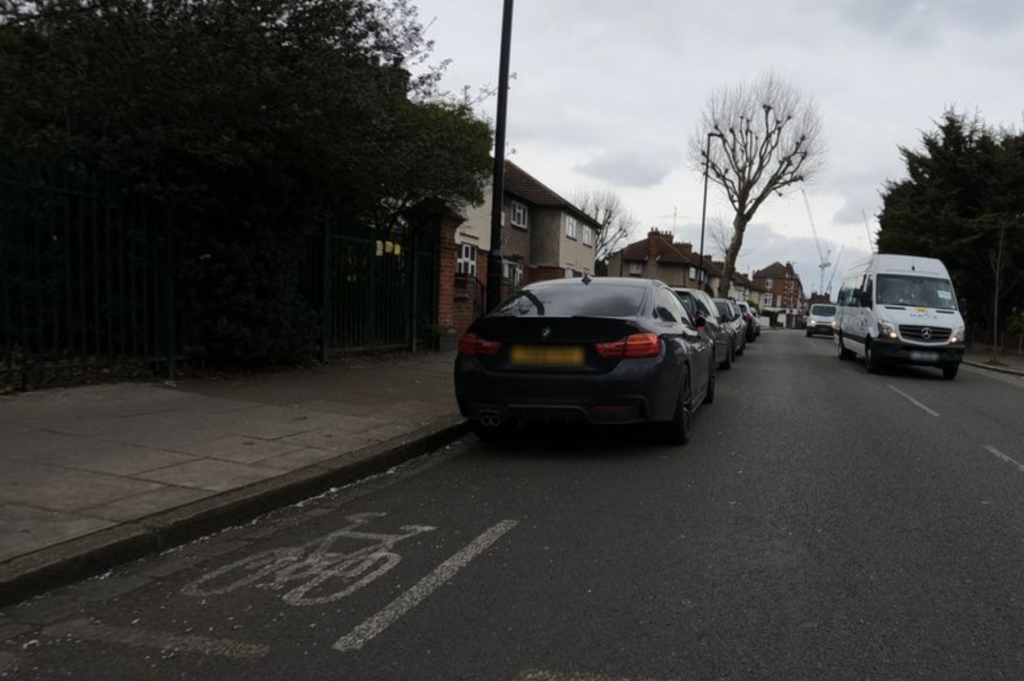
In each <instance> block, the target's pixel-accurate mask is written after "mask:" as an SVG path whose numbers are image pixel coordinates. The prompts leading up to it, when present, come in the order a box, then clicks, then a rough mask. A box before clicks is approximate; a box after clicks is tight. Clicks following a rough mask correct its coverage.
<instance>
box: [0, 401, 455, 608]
mask: <svg viewBox="0 0 1024 681" xmlns="http://www.w3.org/2000/svg"><path fill="white" fill-rule="evenodd" d="M467 430H468V428H467V424H466V422H465V421H464V420H463V419H462V418H461V417H454V416H452V417H449V418H445V419H441V420H439V421H437V422H435V423H434V424H431V425H429V426H424V427H422V428H420V429H418V430H416V431H413V432H412V433H407V434H405V435H402V436H399V437H396V438H393V439H391V440H388V441H386V442H381V443H378V444H375V445H371V446H368V447H365V448H363V449H361V450H358V451H355V452H348V453H346V454H342V455H339V456H337V457H335V458H333V459H329V460H327V461H323V462H320V463H318V464H314V465H312V466H307V467H305V468H301V469H299V470H296V471H292V472H289V473H285V474H282V475H280V476H277V477H274V478H271V479H268V480H262V481H260V482H257V483H254V484H252V485H248V486H246V487H243V488H241V489H237V490H230V491H228V492H224V493H221V494H217V495H215V496H212V497H208V498H205V499H200V500H198V501H195V502H192V503H189V504H185V505H184V506H180V507H178V508H174V509H171V510H168V511H164V512H162V513H157V514H154V515H151V516H148V517H146V518H142V519H140V520H138V521H136V522H132V523H123V524H121V525H118V526H116V527H112V528H109V529H107V530H101V531H99V532H95V533H93V534H90V535H87V536H85V537H80V538H78V539H74V540H71V541H67V542H64V543H62V544H59V545H57V546H53V547H49V548H46V549H42V550H40V551H36V552H34V553H31V554H28V555H26V556H22V557H19V558H15V559H12V560H10V561H8V562H6V563H4V564H3V565H2V566H0V607H2V606H6V605H11V604H14V603H18V602H21V601H24V600H27V599H29V598H31V597H32V596H36V595H38V594H40V593H42V592H44V591H48V590H50V589H54V588H56V587H59V586H64V585H66V584H70V583H72V582H76V581H79V580H82V579H86V578H88V577H92V576H94V575H97V574H101V573H102V572H104V571H106V570H109V569H111V568H113V567H116V566H118V565H121V564H123V563H126V562H128V561H131V560H135V559H136V558H141V557H143V556H145V555H148V554H150V553H154V552H156V551H162V550H166V549H168V548H171V547H173V546H177V545H179V544H183V543H186V542H188V541H191V540H193V539H197V538H199V537H202V536H204V535H207V534H210V533H212V532H216V531H218V530H221V529H224V528H225V527H229V526H231V525H234V524H238V523H239V522H244V521H247V520H251V519H252V518H255V517H257V516H259V515H262V514H263V513H267V512H268V511H272V510H274V509H276V508H280V507H281V506H286V505H288V504H292V503H297V502H299V501H302V500H303V499H306V498H309V497H310V496H314V495H316V494H320V493H322V492H324V491H327V490H329V489H331V488H332V487H339V486H342V485H347V484H351V483H353V482H356V481H358V480H361V479H363V478H366V477H368V476H370V475H375V474H377V473H382V472H384V471H386V470H388V469H389V468H392V467H394V466H396V465H398V464H401V463H404V462H405V461H408V460H410V459H413V458H415V457H417V456H421V455H423V454H426V453H429V452H431V451H433V450H435V449H438V448H440V447H443V446H444V445H446V444H448V443H450V442H452V441H454V440H456V439H458V438H459V437H461V436H462V435H464V434H465V433H466V432H467Z"/></svg>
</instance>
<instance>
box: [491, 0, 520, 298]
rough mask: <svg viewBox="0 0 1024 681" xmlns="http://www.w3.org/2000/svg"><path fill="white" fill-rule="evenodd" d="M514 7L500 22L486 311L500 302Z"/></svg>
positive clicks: (508, 0)
mask: <svg viewBox="0 0 1024 681" xmlns="http://www.w3.org/2000/svg"><path fill="white" fill-rule="evenodd" d="M512 4H513V0H505V11H504V14H503V15H502V22H501V56H500V59H499V62H498V113H497V120H496V121H495V122H494V178H493V182H492V186H491V252H490V255H489V256H488V258H487V289H486V295H485V298H484V302H485V304H486V307H485V310H486V311H487V312H490V311H491V310H493V309H494V308H496V307H497V306H498V303H499V302H501V276H502V271H501V270H502V267H503V264H504V263H503V258H502V255H501V218H502V214H503V212H504V201H505V119H506V117H507V113H508V78H509V73H508V72H509V53H510V51H511V47H512Z"/></svg>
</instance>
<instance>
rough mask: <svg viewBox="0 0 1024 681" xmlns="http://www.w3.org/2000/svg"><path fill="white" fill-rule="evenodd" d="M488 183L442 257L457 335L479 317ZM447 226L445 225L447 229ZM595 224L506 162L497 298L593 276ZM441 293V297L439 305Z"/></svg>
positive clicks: (484, 284) (485, 255) (488, 238)
mask: <svg viewBox="0 0 1024 681" xmlns="http://www.w3.org/2000/svg"><path fill="white" fill-rule="evenodd" d="M491 194H492V189H491V185H490V183H488V185H487V186H486V187H485V189H484V201H483V203H481V204H479V205H477V206H468V207H466V208H465V209H464V210H463V211H462V215H461V219H460V220H459V221H458V222H457V224H455V226H454V232H453V234H452V237H451V238H452V242H451V248H452V249H453V252H452V253H451V254H442V259H443V260H445V261H446V263H447V264H446V265H445V266H446V267H448V265H450V267H448V269H450V270H451V272H452V274H451V275H447V274H445V273H444V272H443V271H442V274H441V278H442V285H444V282H445V279H446V277H448V276H451V277H453V283H452V285H451V291H452V295H453V299H454V302H453V306H452V315H451V317H452V320H453V321H452V326H453V328H454V329H455V331H456V332H457V333H461V332H462V331H463V330H465V328H466V327H468V326H469V324H470V323H472V321H473V320H474V319H475V318H476V317H478V316H479V315H481V314H483V312H484V302H485V300H484V299H485V294H486V288H487V267H488V256H489V254H490V251H491V206H492V197H491ZM450 224H451V223H450ZM600 229H601V225H600V223H598V222H596V221H595V220H593V219H592V218H590V217H589V216H587V215H586V214H585V213H583V212H582V211H581V210H580V209H579V208H577V207H576V206H574V205H573V204H572V203H571V202H569V201H568V200H566V199H564V198H562V197H561V196H560V195H559V194H558V193H557V192H555V191H554V190H553V189H551V188H549V187H548V186H546V185H545V184H544V183H542V182H541V181H539V180H538V179H536V178H535V177H533V176H532V175H530V174H529V173H527V172H526V171H524V170H523V169H522V168H520V167H519V166H517V165H516V164H515V163H513V162H511V161H505V192H504V200H503V206H502V228H501V253H502V261H503V262H502V298H503V299H504V298H507V297H508V296H510V295H511V294H512V293H513V292H515V291H517V290H519V289H520V288H522V287H523V286H525V285H526V284H529V283H532V282H535V281H543V280H547V279H560V278H563V277H574V276H576V277H579V276H583V275H584V274H591V275H593V274H594V273H595V272H594V262H595V257H596V245H597V237H598V234H599V231H600ZM444 297H445V293H444V292H442V293H441V298H442V300H443V299H444Z"/></svg>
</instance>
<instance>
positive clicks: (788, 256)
mask: <svg viewBox="0 0 1024 681" xmlns="http://www.w3.org/2000/svg"><path fill="white" fill-rule="evenodd" d="M413 2H414V4H416V6H417V7H418V8H419V14H420V20H421V21H422V23H423V24H424V25H429V30H428V32H427V36H428V38H430V39H432V40H433V41H434V42H435V47H434V57H435V59H434V60H435V61H438V60H441V59H450V60H451V64H450V66H449V67H448V69H447V72H446V76H445V80H444V87H445V88H446V89H448V90H451V91H459V90H461V88H462V87H463V86H465V85H468V86H470V87H471V88H472V89H474V90H476V89H477V88H482V87H487V86H491V87H493V86H494V84H495V83H496V82H497V78H498V57H499V47H500V39H501V16H502V8H503V0H413ZM768 69H772V70H774V71H775V73H776V74H777V75H779V76H781V77H782V78H784V79H786V80H788V81H790V82H791V83H792V84H793V85H795V86H796V87H797V88H799V89H800V90H801V91H802V92H803V93H804V94H805V95H807V96H809V97H812V98H813V99H814V100H815V101H816V102H817V104H818V107H819V109H820V111H821V115H822V122H823V127H824V131H825V140H826V143H827V145H828V149H829V151H828V165H827V168H826V171H825V173H824V174H823V175H822V176H821V177H820V178H819V179H818V180H817V181H815V182H814V183H813V184H810V185H807V186H806V187H805V191H806V193H807V197H808V199H809V203H810V207H811V211H812V215H813V219H814V222H815V225H816V226H817V229H818V234H819V236H820V238H821V241H822V248H823V249H826V250H829V251H831V256H830V258H829V260H830V261H832V262H833V263H834V262H835V261H836V260H837V256H838V255H839V251H840V249H841V248H843V247H845V251H844V252H843V254H842V259H841V262H840V263H839V268H840V270H841V269H842V266H843V264H844V263H849V262H851V261H852V260H854V259H855V258H857V257H862V256H864V255H866V254H867V253H868V252H869V250H870V246H869V241H868V234H867V230H868V228H870V229H871V231H872V233H874V232H875V231H876V230H877V220H876V218H875V215H877V213H878V212H879V210H880V208H881V199H880V196H879V192H880V191H881V189H882V186H883V183H884V182H885V181H886V180H887V179H898V178H900V177H902V176H903V165H902V163H901V160H900V156H899V152H898V147H899V146H909V147H915V148H916V147H917V146H919V143H920V139H921V134H922V132H924V131H931V130H933V129H934V127H935V126H934V122H935V121H936V120H938V119H939V117H940V116H941V114H942V112H943V111H944V110H945V109H946V108H948V107H951V106H952V107H956V108H957V109H959V110H963V111H968V112H970V113H974V112H977V113H979V114H980V115H981V117H982V118H983V119H984V120H985V121H986V122H987V123H989V124H992V125H1001V126H1007V127H1013V128H1016V129H1019V128H1020V127H1021V122H1022V120H1024V87H1022V86H1024V2H1020V0H930V1H929V0H921V1H917V2H915V1H912V0H827V1H826V0H773V1H772V2H765V1H764V0H732V1H731V2H698V1H693V0H691V1H690V2H680V1H679V0H636V1H635V2H624V1H623V0H518V1H517V2H516V3H515V16H514V22H513V29H512V58H511V70H512V72H513V73H514V75H515V79H514V80H513V81H512V83H511V90H510V94H509V108H508V147H509V153H511V156H510V157H509V158H510V159H511V160H513V161H514V162H515V163H517V164H518V165H519V166H521V167H522V168H523V169H524V170H526V171H527V172H529V173H531V174H532V175H534V176H535V177H537V178H538V179H539V180H541V181H542V182H544V183H545V184H547V185H548V186H549V187H551V188H552V189H554V190H555V191H557V192H559V193H560V194H562V195H563V196H565V197H566V198H571V197H572V194H573V192H574V191H576V190H578V189H586V188H590V187H611V188H613V189H615V190H616V191H617V192H618V193H619V194H620V195H621V197H622V198H623V200H624V202H625V203H626V205H627V206H628V208H629V209H630V210H631V211H632V212H633V213H634V214H635V215H636V217H637V218H638V219H639V220H640V223H641V227H640V228H639V229H638V230H637V234H635V235H634V236H635V238H641V237H642V236H643V235H644V234H646V232H647V230H648V229H649V228H650V227H658V228H660V229H663V230H672V229H673V225H674V231H675V235H676V238H677V239H679V240H687V241H691V242H692V243H694V245H695V246H696V245H697V244H698V242H699V239H700V212H701V196H702V189H703V184H702V181H703V178H702V175H701V174H700V173H699V172H696V171H694V170H692V169H691V168H690V166H689V164H688V162H687V159H686V155H685V147H686V142H687V139H688V138H689V137H690V136H691V135H693V134H694V133H695V131H696V130H697V126H698V120H699V116H700V112H701V109H702V108H703V107H704V105H705V103H706V102H707V99H708V97H709V95H710V94H711V93H712V92H713V91H715V90H717V89H720V88H723V87H728V86H735V85H738V84H740V83H743V82H748V81H752V80H753V79H755V78H756V77H758V76H759V75H761V74H762V73H763V72H764V71H766V70H768ZM496 104H497V102H496V98H494V97H491V98H489V99H486V100H485V101H483V102H482V103H481V104H480V107H479V109H480V113H481V114H482V115H484V116H486V117H487V118H488V119H490V120H493V119H494V116H495V109H496ZM513 150H514V151H513ZM673 215H675V217H673ZM708 215H709V217H715V216H720V217H722V218H727V219H728V220H729V221H731V212H730V209H729V206H728V204H727V203H726V202H725V199H724V196H722V195H720V194H719V193H718V192H717V191H716V190H715V187H714V185H712V187H711V191H710V193H709V198H708ZM865 216H866V222H867V223H868V225H867V227H866V226H865ZM715 248H716V247H715V246H714V244H713V242H711V240H710V238H708V239H707V240H706V243H705V251H706V252H714V251H715ZM720 255H721V254H720V253H716V257H720ZM774 261H780V262H786V261H792V262H793V263H794V264H795V266H796V268H797V271H798V273H799V274H800V275H801V279H802V280H803V284H804V289H805V291H808V292H810V291H811V290H816V289H817V288H818V284H819V277H820V272H821V269H820V268H819V264H820V259H819V257H818V251H817V249H816V248H815V243H814V239H813V237H812V233H811V227H810V222H809V220H808V216H807V211H806V209H805V207H804V201H803V197H802V196H801V195H800V193H799V192H795V193H792V194H790V195H789V196H787V197H783V198H774V199H771V200H770V201H769V203H767V204H765V206H764V207H762V209H761V210H759V211H758V214H757V215H756V217H755V218H754V221H753V222H752V223H751V225H750V226H749V227H748V229H747V234H746V239H745V241H744V246H743V250H742V252H741V254H740V258H739V269H740V270H741V271H743V272H746V273H748V274H749V273H750V272H751V271H752V270H755V269H760V268H762V267H765V266H767V265H769V264H771V263H772V262H774ZM832 269H833V268H828V269H827V270H826V277H825V280H826V282H827V281H828V278H829V277H830V276H831V274H832ZM838 278H839V277H838V275H837V277H836V279H837V280H838ZM834 288H835V287H834Z"/></svg>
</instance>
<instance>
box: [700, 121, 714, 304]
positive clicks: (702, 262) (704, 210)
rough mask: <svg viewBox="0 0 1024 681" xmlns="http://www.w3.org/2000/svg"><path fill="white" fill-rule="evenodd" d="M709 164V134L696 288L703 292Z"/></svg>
mask: <svg viewBox="0 0 1024 681" xmlns="http://www.w3.org/2000/svg"><path fill="white" fill-rule="evenodd" d="M710 162H711V133H708V142H707V145H706V146H705V148H704V203H703V204H702V207H701V209H700V269H699V270H698V271H697V288H699V289H700V290H701V291H703V290H704V222H705V220H706V219H707V216H708V163H710Z"/></svg>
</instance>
